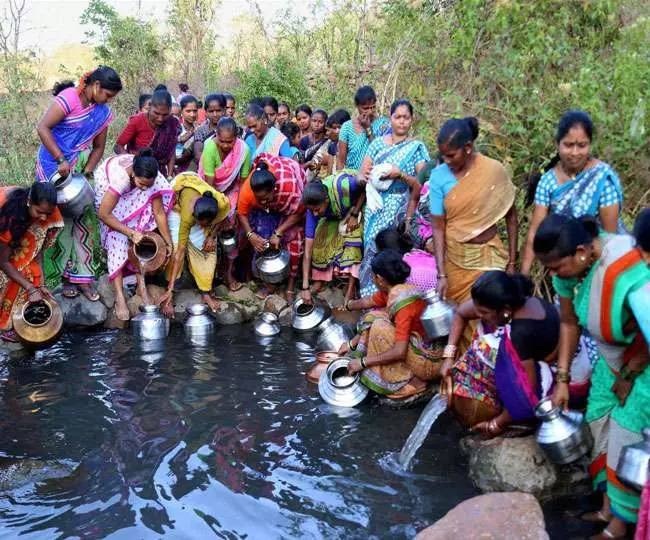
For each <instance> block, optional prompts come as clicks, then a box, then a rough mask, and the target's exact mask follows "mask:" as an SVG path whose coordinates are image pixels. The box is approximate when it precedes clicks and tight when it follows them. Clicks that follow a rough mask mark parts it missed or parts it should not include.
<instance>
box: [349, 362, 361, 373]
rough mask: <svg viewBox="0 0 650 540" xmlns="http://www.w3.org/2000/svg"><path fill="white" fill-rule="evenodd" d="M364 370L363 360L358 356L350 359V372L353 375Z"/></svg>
mask: <svg viewBox="0 0 650 540" xmlns="http://www.w3.org/2000/svg"><path fill="white" fill-rule="evenodd" d="M362 370H363V366H362V365H361V360H359V359H358V358H353V359H352V360H350V363H349V364H348V373H349V374H350V375H353V374H355V373H358V372H359V371H362Z"/></svg>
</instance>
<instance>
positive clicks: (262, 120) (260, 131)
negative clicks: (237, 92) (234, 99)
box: [245, 103, 293, 159]
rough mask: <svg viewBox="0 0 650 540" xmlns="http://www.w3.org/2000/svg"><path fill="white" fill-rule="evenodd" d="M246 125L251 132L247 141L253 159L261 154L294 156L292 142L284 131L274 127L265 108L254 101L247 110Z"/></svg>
mask: <svg viewBox="0 0 650 540" xmlns="http://www.w3.org/2000/svg"><path fill="white" fill-rule="evenodd" d="M246 126H247V127H248V130H249V134H248V135H247V136H246V139H245V142H246V144H247V145H248V147H249V148H250V151H251V156H252V159H255V158H256V157H257V156H258V155H259V154H271V155H273V156H280V157H287V158H291V157H293V152H292V150H291V144H290V143H289V140H288V139H287V138H286V137H285V136H284V135H283V134H282V132H281V131H280V130H279V129H277V128H275V127H273V126H272V125H271V122H270V121H269V118H268V116H267V115H266V113H265V112H264V109H263V108H262V107H260V106H259V105H257V104H255V103H253V104H251V105H250V106H249V107H248V109H247V110H246Z"/></svg>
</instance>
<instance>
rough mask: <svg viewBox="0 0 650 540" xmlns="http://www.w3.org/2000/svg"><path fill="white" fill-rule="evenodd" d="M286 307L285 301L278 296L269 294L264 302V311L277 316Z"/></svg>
mask: <svg viewBox="0 0 650 540" xmlns="http://www.w3.org/2000/svg"><path fill="white" fill-rule="evenodd" d="M288 305H289V304H288V303H287V300H286V299H285V298H283V297H282V296H280V295H279V294H271V295H269V296H267V297H266V300H265V301H264V311H268V312H270V313H273V314H275V315H279V314H280V312H281V311H282V310H283V309H284V308H286V307H287V306H288Z"/></svg>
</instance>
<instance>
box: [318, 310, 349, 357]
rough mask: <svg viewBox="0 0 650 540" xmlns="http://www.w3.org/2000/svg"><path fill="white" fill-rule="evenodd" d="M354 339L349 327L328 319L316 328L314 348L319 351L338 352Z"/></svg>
mask: <svg viewBox="0 0 650 540" xmlns="http://www.w3.org/2000/svg"><path fill="white" fill-rule="evenodd" d="M353 337H354V333H353V332H352V330H351V329H350V327H349V326H347V325H344V324H341V323H338V322H336V321H335V320H334V319H333V318H332V317H329V318H328V319H326V320H325V321H323V323H322V324H321V325H320V326H319V327H318V337H317V338H316V347H317V348H318V349H319V350H321V351H338V350H339V349H340V348H341V345H343V344H344V343H347V342H348V341H349V340H350V339H352V338H353Z"/></svg>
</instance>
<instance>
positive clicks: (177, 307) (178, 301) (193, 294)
mask: <svg viewBox="0 0 650 540" xmlns="http://www.w3.org/2000/svg"><path fill="white" fill-rule="evenodd" d="M173 298H174V300H173V301H174V312H175V314H176V316H175V318H176V321H178V322H182V321H184V320H185V317H186V310H187V308H188V307H190V306H191V305H193V304H201V303H203V302H202V300H201V293H200V292H199V291H198V289H180V290H177V291H176V292H174V297H173Z"/></svg>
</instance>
